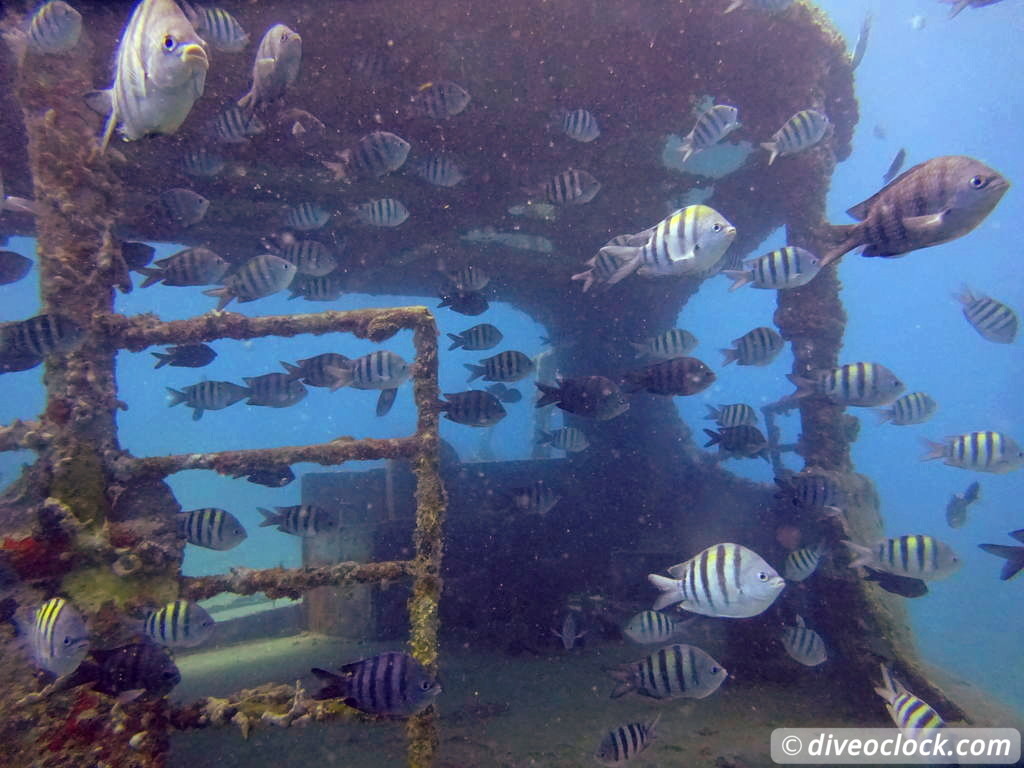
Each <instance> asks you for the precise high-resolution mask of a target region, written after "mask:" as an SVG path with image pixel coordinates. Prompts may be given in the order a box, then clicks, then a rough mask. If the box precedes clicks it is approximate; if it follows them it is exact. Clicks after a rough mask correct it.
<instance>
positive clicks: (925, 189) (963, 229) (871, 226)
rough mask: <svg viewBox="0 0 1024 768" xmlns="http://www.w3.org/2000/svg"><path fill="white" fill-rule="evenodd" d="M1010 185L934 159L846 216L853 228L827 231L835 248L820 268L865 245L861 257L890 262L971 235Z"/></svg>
mask: <svg viewBox="0 0 1024 768" xmlns="http://www.w3.org/2000/svg"><path fill="white" fill-rule="evenodd" d="M1009 187H1010V183H1009V182H1008V181H1007V180H1006V179H1005V178H1004V177H1003V176H1002V175H1001V174H1000V173H998V172H997V171H994V170H993V169H991V168H989V167H988V166H987V165H985V164H984V163H981V162H979V161H977V160H975V159H974V158H971V157H964V156H961V155H950V156H944V157H936V158H933V159H931V160H927V161H925V162H923V163H920V164H918V165H915V166H914V167H913V168H911V169H910V170H908V171H904V172H903V173H902V174H900V175H899V176H897V177H896V178H895V179H894V180H893V181H892V182H890V183H889V184H887V185H886V186H884V187H883V188H882V189H881V190H879V191H878V192H876V193H875V194H874V195H872V196H871V197H869V198H868V199H867V200H865V201H864V202H862V203H858V204H857V205H855V206H853V207H852V208H850V210H849V211H847V213H849V214H850V215H851V216H853V218H855V219H857V220H858V221H859V223H857V224H849V225H843V226H838V227H833V228H832V234H831V237H832V239H833V241H834V242H835V243H836V245H835V246H834V247H833V248H832V249H830V250H829V251H828V252H827V253H826V254H825V255H824V256H823V257H822V259H821V265H822V267H826V266H828V265H829V264H832V263H834V262H835V261H837V260H839V259H840V258H841V257H842V256H843V255H844V254H845V253H847V252H848V251H852V250H853V249H854V248H857V247H859V246H865V248H864V250H863V252H862V254H861V255H863V256H869V257H870V256H880V257H883V258H895V257H898V256H903V255H904V254H907V253H910V252H911V251H916V250H919V249H921V248H928V247H930V246H933V245H940V244H941V243H947V242H949V241H950V240H956V239H957V238H959V237H963V236H964V235H966V234H968V233H969V232H971V231H972V230H973V229H974V228H975V227H977V226H978V225H979V224H980V223H981V222H982V221H983V220H984V219H985V217H986V216H988V214H989V213H991V212H992V209H993V208H995V207H996V205H997V204H998V203H999V201H1000V200H1001V199H1002V197H1003V195H1004V194H1006V190H1007V189H1009Z"/></svg>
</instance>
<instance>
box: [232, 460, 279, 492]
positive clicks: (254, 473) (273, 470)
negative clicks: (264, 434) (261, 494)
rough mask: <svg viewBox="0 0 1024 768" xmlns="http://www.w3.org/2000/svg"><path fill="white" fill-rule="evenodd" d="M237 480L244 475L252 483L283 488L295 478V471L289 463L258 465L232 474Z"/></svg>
mask: <svg viewBox="0 0 1024 768" xmlns="http://www.w3.org/2000/svg"><path fill="white" fill-rule="evenodd" d="M231 476H232V477H233V478H235V479H236V480H237V479H238V478H240V477H244V478H245V479H246V480H248V481H249V482H250V483H255V484H256V485H265V486H266V487H267V488H283V487H284V486H286V485H288V484H289V483H290V482H292V481H293V480H294V479H295V473H294V472H292V468H291V467H289V466H288V465H287V464H284V465H278V466H269V467H257V468H255V469H249V470H243V471H241V472H237V473H233V474H232V475H231Z"/></svg>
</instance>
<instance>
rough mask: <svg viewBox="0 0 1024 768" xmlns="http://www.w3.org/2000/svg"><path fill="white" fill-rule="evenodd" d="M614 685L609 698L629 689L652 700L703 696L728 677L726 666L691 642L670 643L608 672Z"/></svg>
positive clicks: (624, 692) (716, 688)
mask: <svg viewBox="0 0 1024 768" xmlns="http://www.w3.org/2000/svg"><path fill="white" fill-rule="evenodd" d="M611 674H612V678H613V679H614V680H615V682H616V685H615V688H614V689H613V690H612V694H611V697H612V698H613V699H617V698H619V697H620V696H624V695H626V694H627V693H629V692H630V691H635V692H636V693H639V694H641V695H642V696H650V697H651V698H652V699H677V698H686V699H703V698H705V697H707V696H710V695H711V694H712V693H714V692H715V691H717V690H718V688H719V686H721V685H722V683H724V682H725V678H726V677H728V676H729V675H728V672H726V670H725V667H723V666H722V665H721V664H719V663H718V662H717V661H715V660H714V659H713V658H712V657H711V655H710V654H708V653H706V652H705V651H702V650H701V649H700V648H697V647H696V646H693V645H681V644H680V645H670V646H668V647H666V648H662V649H661V650H659V651H655V652H654V653H652V654H651V655H650V656H645V657H644V658H642V659H640V661H635V662H633V663H632V664H625V665H623V666H621V667H619V668H618V669H614V670H612V671H611Z"/></svg>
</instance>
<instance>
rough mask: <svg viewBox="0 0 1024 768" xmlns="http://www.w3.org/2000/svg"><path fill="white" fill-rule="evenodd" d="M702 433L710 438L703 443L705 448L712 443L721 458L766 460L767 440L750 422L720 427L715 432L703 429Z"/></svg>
mask: <svg viewBox="0 0 1024 768" xmlns="http://www.w3.org/2000/svg"><path fill="white" fill-rule="evenodd" d="M704 433H705V434H706V435H707V436H708V437H709V438H710V439H709V440H708V441H707V442H706V443H704V447H705V448H710V447H711V446H712V445H717V446H718V453H719V455H720V456H721V457H722V458H729V457H732V458H747V459H754V458H762V459H764V460H765V461H768V460H769V459H768V440H767V439H766V438H765V436H764V434H763V433H762V432H761V430H760V429H758V428H757V427H754V426H751V425H750V424H740V425H739V426H738V427H722V428H721V431H719V432H715V431H714V430H711V429H705V430H704Z"/></svg>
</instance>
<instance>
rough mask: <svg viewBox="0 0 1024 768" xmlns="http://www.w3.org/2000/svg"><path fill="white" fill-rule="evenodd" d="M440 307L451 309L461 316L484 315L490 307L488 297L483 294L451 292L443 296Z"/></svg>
mask: <svg viewBox="0 0 1024 768" xmlns="http://www.w3.org/2000/svg"><path fill="white" fill-rule="evenodd" d="M437 306H438V307H449V308H450V309H451V310H452V311H453V312H458V313H459V314H460V315H470V316H473V315H482V314H483V313H484V312H486V311H487V308H488V307H489V306H490V304H489V302H488V301H487V297H486V296H484V295H483V294H482V293H473V292H470V293H459V292H458V291H451V292H448V293H442V294H441V303H440V304H438V305H437Z"/></svg>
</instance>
